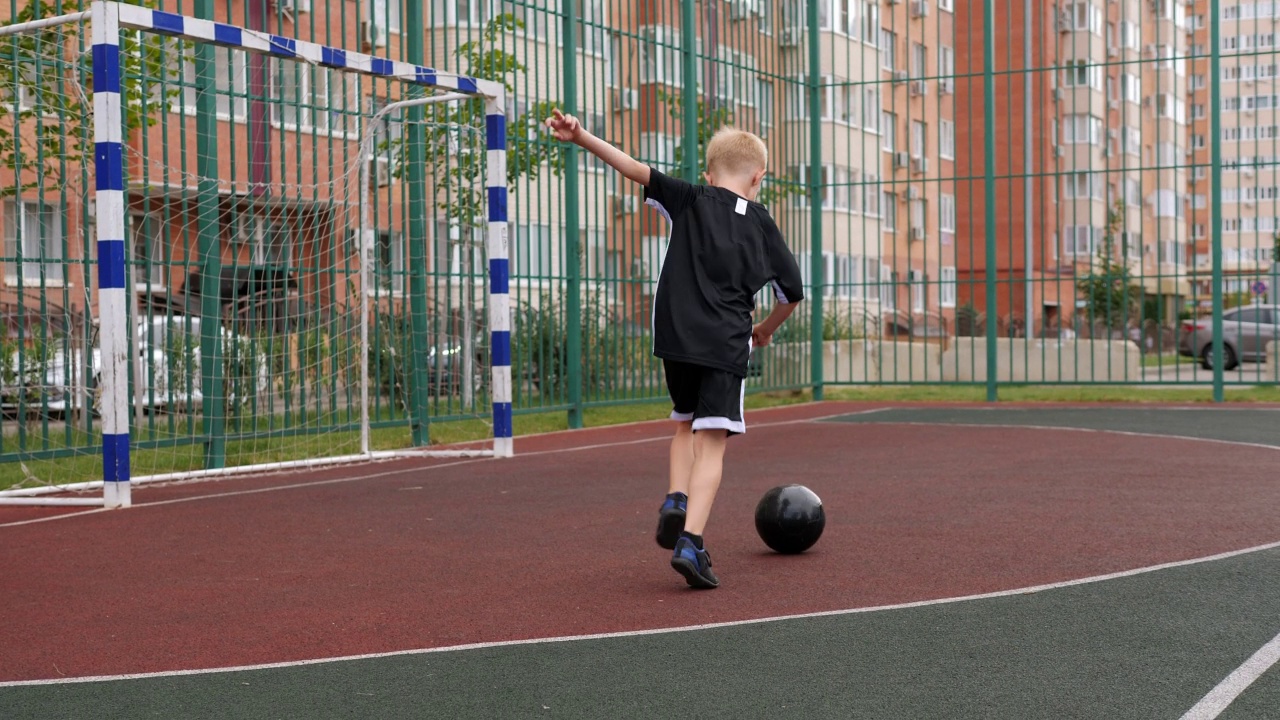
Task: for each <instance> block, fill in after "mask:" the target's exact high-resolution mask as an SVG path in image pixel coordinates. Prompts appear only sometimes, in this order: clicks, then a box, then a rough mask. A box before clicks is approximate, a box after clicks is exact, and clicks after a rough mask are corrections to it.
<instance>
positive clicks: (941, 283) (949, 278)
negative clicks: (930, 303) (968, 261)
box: [938, 266, 958, 307]
mask: <svg viewBox="0 0 1280 720" xmlns="http://www.w3.org/2000/svg"><path fill="white" fill-rule="evenodd" d="M957 284H958V282H957V276H956V269H955V268H954V267H947V266H943V267H941V268H939V269H938V304H939V305H941V306H942V307H955V306H956V295H957V293H956V289H957V287H956V286H957Z"/></svg>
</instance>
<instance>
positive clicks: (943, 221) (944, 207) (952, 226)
mask: <svg viewBox="0 0 1280 720" xmlns="http://www.w3.org/2000/svg"><path fill="white" fill-rule="evenodd" d="M938 205H939V207H938V229H939V230H940V231H942V232H944V233H954V232H955V231H956V196H955V195H952V194H950V193H942V194H941V195H940V196H939V201H938Z"/></svg>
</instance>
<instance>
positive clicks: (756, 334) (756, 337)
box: [751, 324, 773, 348]
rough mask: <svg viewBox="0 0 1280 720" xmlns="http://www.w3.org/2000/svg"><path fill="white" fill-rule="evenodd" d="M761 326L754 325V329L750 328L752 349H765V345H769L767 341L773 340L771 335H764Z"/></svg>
mask: <svg viewBox="0 0 1280 720" xmlns="http://www.w3.org/2000/svg"><path fill="white" fill-rule="evenodd" d="M762 326H763V324H761V325H756V326H755V327H753V328H751V344H752V346H754V347H758V348H762V347H765V346H766V345H768V344H769V341H770V340H772V339H773V333H771V332H770V333H766V332H765V331H764V330H763V329H762Z"/></svg>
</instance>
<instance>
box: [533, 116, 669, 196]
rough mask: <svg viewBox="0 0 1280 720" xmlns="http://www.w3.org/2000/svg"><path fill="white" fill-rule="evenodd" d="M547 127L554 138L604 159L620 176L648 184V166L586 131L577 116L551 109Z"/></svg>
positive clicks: (646, 185)
mask: <svg viewBox="0 0 1280 720" xmlns="http://www.w3.org/2000/svg"><path fill="white" fill-rule="evenodd" d="M547 127H549V128H551V131H552V132H553V133H555V136H556V139H558V140H560V141H562V142H571V143H574V144H575V145H578V146H579V147H581V148H582V149H584V150H586V151H587V152H589V153H591V154H592V155H595V156H596V157H598V158H600V159H601V160H603V161H605V163H607V164H608V165H609V166H610V167H612V168H613V169H614V170H617V171H618V172H620V173H622V176H623V177H625V178H627V179H628V180H631V181H633V182H637V183H639V184H641V185H644V186H645V187H648V186H649V166H648V165H645V164H644V163H642V162H640V161H638V160H636V159H635V158H633V157H631V156H630V155H628V154H626V153H624V152H622V151H621V150H619V149H618V148H616V147H614V146H612V145H610V144H609V143H607V142H605V141H604V140H601V139H600V138H598V137H596V136H595V135H592V134H591V133H589V132H587V129H586V128H584V127H582V123H580V122H578V118H576V117H574V116H572V115H565V114H564V113H562V112H560V111H559V110H554V111H552V115H551V117H549V118H547Z"/></svg>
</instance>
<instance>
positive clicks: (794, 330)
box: [773, 308, 879, 343]
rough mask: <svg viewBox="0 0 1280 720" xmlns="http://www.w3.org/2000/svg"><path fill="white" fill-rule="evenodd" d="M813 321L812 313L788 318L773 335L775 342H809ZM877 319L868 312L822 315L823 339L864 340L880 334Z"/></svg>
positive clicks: (802, 309) (802, 312)
mask: <svg viewBox="0 0 1280 720" xmlns="http://www.w3.org/2000/svg"><path fill="white" fill-rule="evenodd" d="M812 328H813V321H812V318H811V315H810V313H807V312H804V308H801V311H800V312H797V313H795V314H793V315H792V316H791V317H790V318H788V319H787V321H786V322H785V323H783V324H782V327H779V328H778V332H777V333H775V334H774V336H773V342H799V343H807V342H811V341H812V340H813V335H812V332H811V329H812ZM878 332H879V328H878V326H877V323H876V320H875V318H874V317H872V316H871V315H868V314H866V313H858V312H848V313H843V314H841V313H839V312H835V313H828V314H824V315H823V316H822V339H823V341H824V342H826V341H830V340H864V339H866V338H868V337H871V336H874V335H876V334H878Z"/></svg>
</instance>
